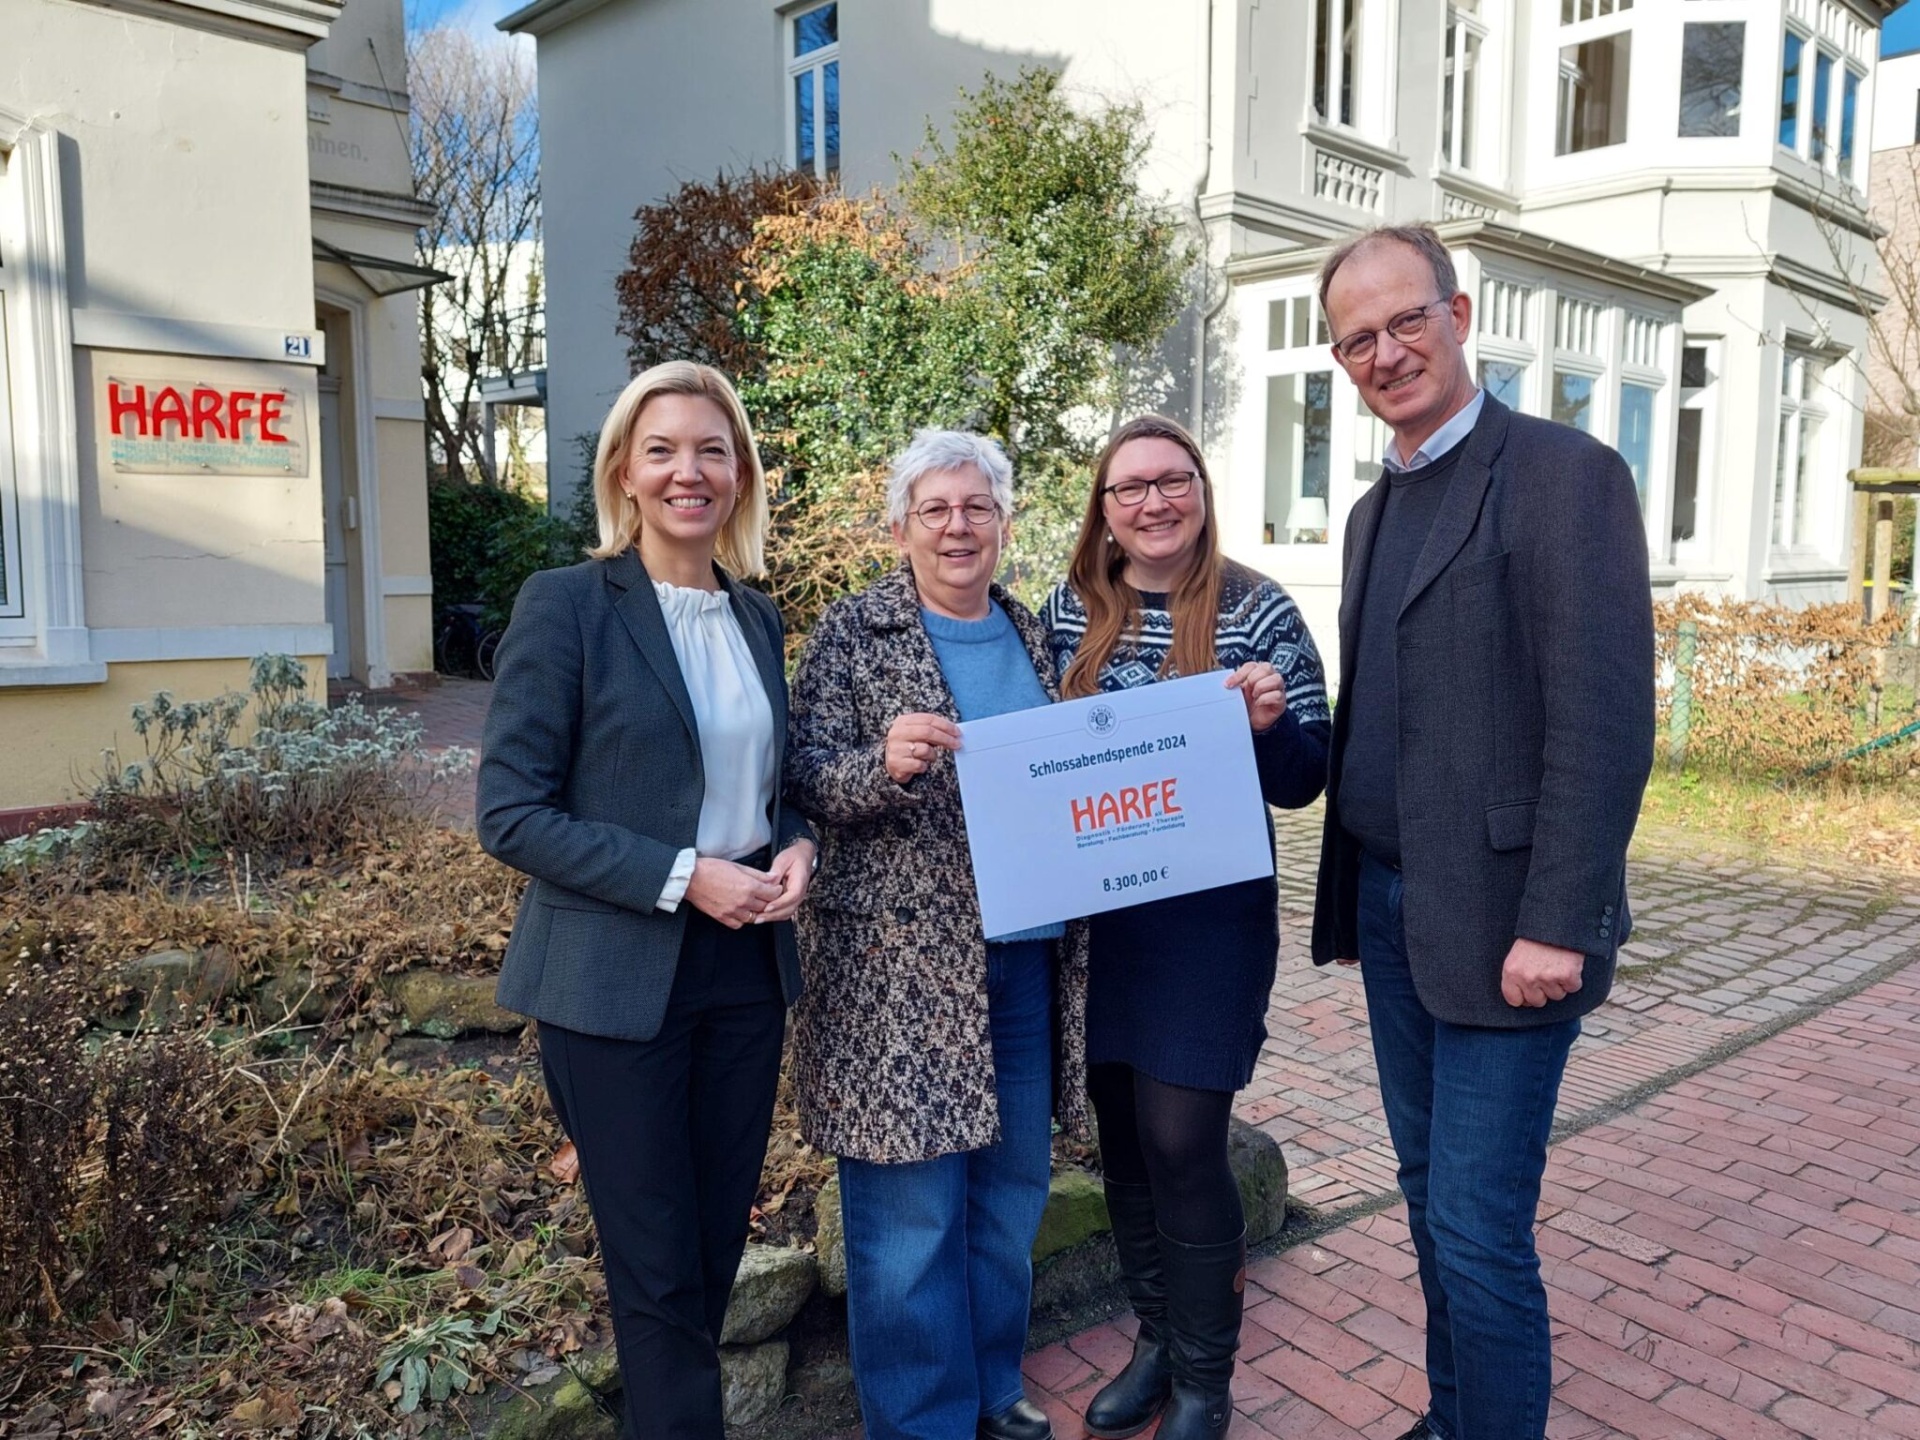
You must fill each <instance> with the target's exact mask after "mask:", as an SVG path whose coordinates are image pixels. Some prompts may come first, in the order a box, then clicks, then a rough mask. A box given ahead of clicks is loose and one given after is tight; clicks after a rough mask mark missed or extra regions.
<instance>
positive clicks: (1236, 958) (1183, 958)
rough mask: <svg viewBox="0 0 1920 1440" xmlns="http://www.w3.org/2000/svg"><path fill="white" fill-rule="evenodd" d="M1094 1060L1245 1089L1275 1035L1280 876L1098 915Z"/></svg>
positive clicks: (1090, 1013) (1093, 960)
mask: <svg viewBox="0 0 1920 1440" xmlns="http://www.w3.org/2000/svg"><path fill="white" fill-rule="evenodd" d="M1092 925H1093V936H1092V942H1093V943H1092V954H1091V957H1090V960H1089V966H1088V972H1087V1063H1088V1064H1090V1065H1099V1064H1111V1063H1114V1062H1119V1063H1121V1064H1126V1065H1131V1066H1133V1068H1134V1069H1136V1070H1139V1071H1141V1072H1143V1073H1144V1074H1147V1075H1151V1076H1152V1077H1153V1078H1154V1079H1156V1080H1160V1081H1164V1082H1165V1083H1166V1084H1169V1085H1186V1086H1189V1087H1191V1088H1193V1089H1196V1090H1238V1089H1240V1088H1241V1087H1242V1086H1244V1085H1245V1084H1246V1083H1247V1082H1248V1081H1249V1080H1251V1079H1252V1078H1253V1062H1254V1061H1255V1060H1256V1059H1257V1058H1258V1057H1259V1054H1260V1047H1261V1046H1262V1045H1263V1044H1265V1043H1266V1039H1267V1002H1268V997H1269V996H1270V995H1271V994H1272V993H1273V977H1274V966H1275V962H1276V959H1277V957H1278V955H1279V951H1280V889H1279V885H1278V883H1277V882H1276V881H1275V880H1274V879H1273V877H1271V876H1268V877H1267V878H1265V879H1262V880H1247V881H1243V882H1242V883H1240V884H1237V885H1221V886H1217V887H1216V888H1214V889H1212V890H1199V891H1195V892H1194V893H1193V894H1191V895H1175V896H1173V897H1171V898H1169V899H1166V900H1153V901H1149V902H1148V903H1147V904H1144V905H1130V906H1128V907H1127V908H1126V909H1124V910H1109V911H1108V912H1107V913H1106V914H1104V915H1096V916H1094V917H1093V921H1092Z"/></svg>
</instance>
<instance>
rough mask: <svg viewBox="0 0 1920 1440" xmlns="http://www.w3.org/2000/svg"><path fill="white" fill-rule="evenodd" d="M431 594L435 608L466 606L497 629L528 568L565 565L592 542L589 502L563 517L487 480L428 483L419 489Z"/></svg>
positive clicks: (504, 620)
mask: <svg viewBox="0 0 1920 1440" xmlns="http://www.w3.org/2000/svg"><path fill="white" fill-rule="evenodd" d="M427 529H428V540H429V544H430V547H431V549H432V554H433V592H434V597H435V599H436V601H437V603H438V604H439V605H442V606H445V605H474V604H477V605H479V606H481V607H482V608H483V610H484V618H485V623H486V624H488V625H490V626H500V625H505V624H506V623H507V618H508V616H510V615H511V614H512V613H513V599H514V596H516V595H518V594H519V593H520V587H521V585H522V584H524V583H525V581H526V578H527V577H528V576H529V575H531V574H532V573H533V572H534V571H536V570H550V569H552V568H554V567H555V566H557V565H571V564H573V563H574V562H575V561H576V560H579V559H580V558H582V557H581V552H582V551H583V550H584V549H585V548H586V547H587V546H588V545H589V544H591V543H592V542H593V538H594V537H593V524H592V505H591V501H589V502H588V504H587V505H586V507H585V513H584V514H582V513H581V507H579V506H576V507H575V513H574V514H573V515H571V516H568V517H566V518H561V517H558V516H553V515H549V514H548V513H547V507H546V506H545V505H544V504H543V503H542V502H541V501H540V500H538V499H536V498H535V497H533V496H531V495H526V494H523V493H522V492H520V491H518V490H507V489H502V488H500V487H498V486H494V485H452V484H435V485H432V486H429V487H428V489H427Z"/></svg>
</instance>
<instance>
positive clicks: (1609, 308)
mask: <svg viewBox="0 0 1920 1440" xmlns="http://www.w3.org/2000/svg"><path fill="white" fill-rule="evenodd" d="M1569 301H1571V302H1573V303H1575V304H1579V305H1591V306H1594V307H1595V308H1596V309H1598V311H1599V312H1600V313H1599V314H1598V315H1597V316H1595V317H1594V336H1593V349H1592V350H1579V349H1569V348H1567V347H1564V346H1562V345H1561V343H1560V306H1561V305H1562V304H1563V303H1566V302H1569ZM1546 318H1547V319H1549V320H1550V321H1551V322H1552V327H1553V328H1552V330H1551V332H1550V333H1547V334H1543V335H1542V336H1541V340H1542V348H1543V349H1544V350H1545V351H1546V355H1547V365H1546V372H1547V373H1546V374H1545V375H1544V376H1543V377H1542V380H1541V384H1542V386H1543V389H1542V390H1541V392H1540V413H1541V414H1542V415H1544V416H1546V417H1547V418H1548V419H1549V420H1551V419H1552V418H1553V400H1554V377H1555V376H1556V375H1558V374H1560V372H1561V371H1563V370H1564V371H1566V372H1567V373H1568V374H1571V375H1584V376H1586V377H1587V378H1588V379H1590V380H1592V381H1593V398H1592V400H1591V401H1590V402H1589V403H1590V404H1591V405H1592V407H1593V421H1592V423H1591V425H1590V426H1589V427H1588V429H1587V432H1586V433H1587V434H1589V435H1591V436H1593V437H1594V439H1596V440H1606V439H1607V438H1608V437H1609V436H1610V435H1612V434H1613V433H1614V428H1613V427H1614V425H1615V423H1616V419H1617V410H1618V403H1617V402H1618V398H1619V397H1618V396H1617V395H1616V394H1615V393H1614V392H1615V390H1616V388H1617V387H1616V386H1614V385H1610V384H1608V381H1609V380H1610V379H1613V378H1615V375H1616V374H1617V371H1618V366H1617V364H1616V363H1613V362H1614V359H1615V357H1616V355H1617V353H1618V351H1617V347H1618V345H1619V343H1620V342H1619V331H1620V306H1619V304H1618V303H1617V302H1616V301H1614V300H1613V299H1611V298H1610V297H1608V296H1606V295H1596V294H1589V293H1587V292H1586V291H1584V290H1581V289H1578V288H1575V287H1569V286H1556V287H1555V288H1554V290H1553V304H1552V307H1551V308H1550V309H1549V310H1548V311H1547V312H1546Z"/></svg>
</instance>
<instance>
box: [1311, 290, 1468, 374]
mask: <svg viewBox="0 0 1920 1440" xmlns="http://www.w3.org/2000/svg"><path fill="white" fill-rule="evenodd" d="M1446 303H1447V302H1446V301H1445V300H1434V301H1430V302H1429V303H1428V304H1425V305H1422V306H1421V307H1420V308H1419V309H1418V310H1402V311H1401V312H1400V313H1399V314H1398V315H1396V316H1394V317H1393V318H1392V319H1391V320H1389V321H1387V323H1386V324H1385V325H1384V326H1382V327H1381V328H1380V329H1378V330H1356V331H1355V332H1354V333H1353V334H1351V335H1349V336H1347V337H1346V339H1344V340H1336V341H1335V342H1334V346H1333V348H1334V349H1335V350H1337V351H1339V352H1340V358H1341V359H1342V360H1344V361H1346V362H1347V363H1348V364H1349V365H1364V364H1366V363H1367V362H1368V361H1369V360H1371V359H1373V352H1374V347H1375V346H1377V345H1378V344H1379V343H1380V337H1381V336H1382V335H1391V336H1392V337H1393V338H1394V339H1395V340H1398V341H1399V342H1400V343H1401V344H1402V345H1411V344H1412V343H1413V342H1414V341H1416V340H1418V339H1419V338H1420V337H1421V336H1422V335H1424V334H1426V333H1427V317H1428V316H1429V315H1431V314H1432V313H1433V312H1434V311H1435V310H1436V309H1438V308H1439V307H1440V306H1442V305H1445V304H1446Z"/></svg>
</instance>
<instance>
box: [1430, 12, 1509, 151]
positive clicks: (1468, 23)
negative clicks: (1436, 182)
mask: <svg viewBox="0 0 1920 1440" xmlns="http://www.w3.org/2000/svg"><path fill="white" fill-rule="evenodd" d="M1467 3H1472V0H1467ZM1480 3H1481V5H1482V6H1483V7H1484V8H1486V9H1491V8H1492V6H1493V5H1494V4H1496V3H1497V0H1480ZM1470 38H1471V39H1473V40H1477V41H1479V42H1480V49H1479V51H1478V52H1477V56H1476V59H1475V63H1474V65H1473V66H1472V67H1471V69H1472V72H1473V99H1474V104H1473V105H1471V106H1469V105H1468V104H1467V100H1466V91H1467V86H1466V85H1465V84H1464V83H1463V81H1464V77H1465V75H1466V73H1467V70H1468V68H1469V67H1467V66H1465V65H1464V63H1463V59H1462V57H1464V56H1465V55H1466V53H1467V42H1468V40H1469V39H1470ZM1492 58H1493V31H1492V28H1491V26H1490V25H1489V21H1488V17H1487V16H1486V15H1485V14H1483V13H1476V12H1473V11H1468V10H1466V9H1463V8H1461V7H1460V6H1459V5H1457V4H1455V5H1449V6H1448V8H1447V21H1446V33H1445V35H1444V36H1443V37H1442V39H1441V42H1440V67H1441V68H1440V104H1441V107H1442V111H1443V112H1449V111H1450V112H1451V113H1442V115H1441V117H1440V129H1439V132H1438V133H1439V135H1440V143H1441V151H1440V164H1441V167H1442V168H1443V169H1447V170H1452V171H1454V172H1456V173H1458V174H1461V175H1477V174H1487V173H1491V172H1492V171H1493V169H1494V168H1495V167H1493V166H1490V165H1489V164H1488V163H1487V159H1488V151H1489V150H1490V149H1492V148H1493V147H1492V146H1491V145H1490V144H1489V139H1490V137H1489V135H1488V134H1487V132H1488V131H1490V130H1492V129H1493V128H1494V127H1493V126H1492V125H1491V124H1489V123H1488V120H1487V116H1488V114H1489V112H1492V111H1494V110H1496V109H1498V108H1499V107H1497V106H1494V105H1491V104H1489V103H1488V81H1489V80H1490V79H1491V78H1493V77H1490V76H1489V75H1488V73H1487V72H1488V70H1489V69H1490V68H1492V67H1491V61H1492ZM1449 124H1451V126H1452V128H1453V135H1452V143H1451V145H1449V144H1448V141H1447V127H1448V125H1449ZM1463 148H1465V149H1468V150H1470V151H1471V154H1470V156H1469V158H1468V159H1466V160H1462V159H1461V158H1460V153H1461V150H1462V149H1463Z"/></svg>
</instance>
